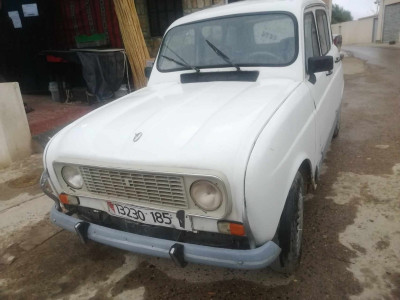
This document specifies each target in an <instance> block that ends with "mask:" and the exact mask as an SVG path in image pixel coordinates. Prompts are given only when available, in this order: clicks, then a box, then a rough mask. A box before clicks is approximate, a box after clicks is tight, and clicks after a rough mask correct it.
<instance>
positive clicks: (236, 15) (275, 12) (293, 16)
mask: <svg viewBox="0 0 400 300" xmlns="http://www.w3.org/2000/svg"><path fill="white" fill-rule="evenodd" d="M260 15H287V16H288V17H290V18H291V19H292V21H293V25H294V33H295V52H294V55H293V58H292V60H291V61H289V62H288V63H285V64H258V63H257V64H240V65H238V66H239V67H272V68H281V67H287V66H290V65H292V64H293V63H294V62H295V61H296V60H297V58H298V56H299V24H298V21H297V18H296V16H295V15H294V14H293V13H291V12H289V11H264V12H251V13H243V14H232V15H225V16H219V17H213V18H207V19H202V20H197V21H193V22H188V23H184V24H180V25H178V26H174V27H172V28H170V29H169V30H168V31H167V32H166V33H165V34H164V37H163V40H162V43H161V46H160V50H159V52H158V55H157V63H156V68H157V70H158V71H159V72H160V73H171V72H177V71H190V69H188V68H183V67H179V68H174V69H169V70H161V69H160V67H159V64H160V59H159V58H160V57H159V56H160V54H161V49H163V47H164V43H165V38H166V36H167V35H168V33H169V32H170V31H171V30H172V29H174V28H178V27H181V26H186V25H190V24H197V23H203V22H207V21H213V20H218V19H228V18H236V17H244V16H260ZM196 67H198V68H200V69H220V68H232V66H230V65H227V64H221V65H212V66H196Z"/></svg>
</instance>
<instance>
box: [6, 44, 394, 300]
mask: <svg viewBox="0 0 400 300" xmlns="http://www.w3.org/2000/svg"><path fill="white" fill-rule="evenodd" d="M345 50H346V51H348V54H349V55H348V57H346V58H345V61H344V65H345V72H346V76H345V77H346V78H345V79H346V88H345V95H344V102H343V108H342V129H341V132H340V135H339V137H338V138H337V139H335V140H334V141H333V143H332V145H331V150H330V152H329V153H328V157H327V159H326V161H325V166H324V172H323V174H322V176H321V181H320V183H319V185H318V189H317V190H316V191H315V192H314V193H313V194H311V195H309V196H308V197H307V201H306V203H305V224H304V228H305V229H304V248H303V259H302V263H301V266H300V268H299V270H298V271H297V272H296V273H295V274H294V275H292V276H289V277H285V276H283V275H281V274H277V273H274V272H273V271H271V270H268V269H267V270H260V271H232V270H227V269H221V268H212V267H207V266H199V265H189V266H188V267H186V268H185V269H180V268H177V267H175V266H174V265H173V264H172V262H171V261H169V260H164V259H156V258H150V257H144V256H137V255H133V254H130V253H127V252H124V251H121V250H117V249H113V248H110V247H107V246H103V245H100V244H96V243H93V242H89V243H88V244H87V245H85V246H82V245H81V244H80V243H79V241H78V239H77V237H76V236H75V235H73V234H71V233H68V232H65V231H62V230H60V229H59V228H56V227H54V226H53V225H51V224H50V222H49V221H48V211H49V207H50V206H51V205H52V203H51V200H49V199H47V198H46V197H44V196H43V195H42V193H41V192H40V189H39V187H38V185H37V179H38V176H39V174H40V171H41V156H40V155H38V154H37V155H33V156H32V157H30V158H28V159H26V160H25V161H22V162H18V163H15V164H14V165H12V166H11V167H9V168H7V169H3V170H1V171H0V298H2V299H27V298H29V299H46V298H51V299H78V298H79V299H90V298H94V299H111V298H115V299H128V298H129V299H143V298H144V299H167V298H178V297H180V298H184V299H186V298H190V299H226V298H229V299H243V298H257V299H266V298H268V299H323V298H329V299H346V298H353V299H382V298H385V299H399V298H400V251H399V249H400V203H399V202H400V151H399V150H400V122H399V100H400V97H399V95H400V86H399V82H398V78H399V75H400V59H399V58H400V50H398V49H385V48H378V47H351V48H350V47H349V48H345Z"/></svg>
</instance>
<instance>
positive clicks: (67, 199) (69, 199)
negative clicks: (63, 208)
mask: <svg viewBox="0 0 400 300" xmlns="http://www.w3.org/2000/svg"><path fill="white" fill-rule="evenodd" d="M58 198H59V199H60V202H61V203H63V204H70V205H79V199H78V197H75V196H71V195H67V194H64V193H63V194H60V195H59V196H58Z"/></svg>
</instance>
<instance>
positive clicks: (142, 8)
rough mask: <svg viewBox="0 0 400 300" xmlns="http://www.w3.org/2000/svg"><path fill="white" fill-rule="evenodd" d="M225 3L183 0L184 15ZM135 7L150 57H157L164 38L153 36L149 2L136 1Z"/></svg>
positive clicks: (219, 1)
mask: <svg viewBox="0 0 400 300" xmlns="http://www.w3.org/2000/svg"><path fill="white" fill-rule="evenodd" d="M225 2H226V1H225V0H182V7H183V14H184V15H188V14H191V13H194V12H196V11H200V10H202V9H205V8H208V7H211V6H214V5H222V4H225ZM135 6H136V10H137V13H138V17H139V21H140V26H141V27H142V32H143V36H144V39H145V41H146V45H147V48H148V49H149V53H150V56H151V57H155V56H156V55H157V52H158V49H159V47H160V44H161V40H162V37H152V36H151V33H150V25H149V17H148V12H147V1H146V0H135Z"/></svg>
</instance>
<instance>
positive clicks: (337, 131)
mask: <svg viewBox="0 0 400 300" xmlns="http://www.w3.org/2000/svg"><path fill="white" fill-rule="evenodd" d="M340 119H341V113H340V112H339V115H338V118H337V121H336V125H335V131H334V132H333V136H332V137H333V138H334V139H335V138H337V137H338V135H339V131H340Z"/></svg>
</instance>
